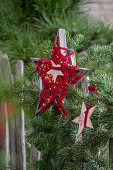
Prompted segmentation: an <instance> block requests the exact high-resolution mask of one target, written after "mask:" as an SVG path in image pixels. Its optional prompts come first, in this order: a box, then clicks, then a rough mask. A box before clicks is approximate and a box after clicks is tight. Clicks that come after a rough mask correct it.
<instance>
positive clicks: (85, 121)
mask: <svg viewBox="0 0 113 170" xmlns="http://www.w3.org/2000/svg"><path fill="white" fill-rule="evenodd" d="M96 88H97V87H96V86H92V87H91V86H88V90H89V91H90V92H99V94H98V96H97V97H96V99H97V98H98V97H99V95H100V90H97V89H96ZM92 105H93V103H91V104H90V105H89V106H88V107H87V109H86V111H85V112H84V113H85V119H84V127H86V124H87V116H88V112H89V109H90V108H91V107H92Z"/></svg>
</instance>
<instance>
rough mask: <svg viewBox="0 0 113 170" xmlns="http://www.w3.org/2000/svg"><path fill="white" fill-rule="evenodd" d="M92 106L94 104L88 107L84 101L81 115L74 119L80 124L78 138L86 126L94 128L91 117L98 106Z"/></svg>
mask: <svg viewBox="0 0 113 170" xmlns="http://www.w3.org/2000/svg"><path fill="white" fill-rule="evenodd" d="M91 106H92V104H91V105H90V107H89V108H87V109H86V106H85V103H84V102H83V103H82V108H81V115H80V116H78V117H77V118H75V119H74V120H72V122H74V123H77V124H79V129H78V135H77V137H78V138H79V137H80V135H81V133H82V131H83V130H84V128H85V127H89V128H93V125H92V123H91V119H90V117H91V116H92V114H93V112H94V110H95V108H96V106H94V107H92V108H91Z"/></svg>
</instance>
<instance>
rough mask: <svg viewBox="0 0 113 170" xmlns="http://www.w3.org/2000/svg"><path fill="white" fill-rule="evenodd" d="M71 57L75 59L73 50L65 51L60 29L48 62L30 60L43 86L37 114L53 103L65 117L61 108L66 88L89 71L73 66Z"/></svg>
mask: <svg viewBox="0 0 113 170" xmlns="http://www.w3.org/2000/svg"><path fill="white" fill-rule="evenodd" d="M72 57H75V53H74V50H72V49H67V46H66V37H65V30H62V29H60V30H59V31H58V35H57V38H56V42H55V44H54V45H53V50H52V54H51V58H50V60H46V59H38V58H31V60H32V62H33V64H34V65H35V67H36V70H37V71H38V74H39V76H40V77H41V79H42V84H43V88H42V90H41V93H40V99H39V101H38V105H37V109H36V113H37V114H41V113H43V112H44V111H45V109H48V108H49V107H50V106H51V105H53V104H54V103H55V104H56V106H57V107H58V109H59V110H60V112H61V113H62V115H63V116H66V115H67V112H66V110H65V108H64V107H63V102H64V100H65V98H66V93H67V92H68V89H66V87H67V85H68V84H72V85H75V84H76V83H77V82H78V81H79V80H80V79H81V78H82V77H83V76H84V75H85V74H86V73H87V72H88V71H89V69H87V68H82V67H78V66H76V65H73V64H72Z"/></svg>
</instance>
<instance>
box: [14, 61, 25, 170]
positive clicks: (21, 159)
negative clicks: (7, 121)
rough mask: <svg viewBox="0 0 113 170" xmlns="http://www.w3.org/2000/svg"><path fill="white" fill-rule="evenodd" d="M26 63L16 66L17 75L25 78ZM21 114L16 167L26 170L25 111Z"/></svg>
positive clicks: (21, 62)
mask: <svg viewBox="0 0 113 170" xmlns="http://www.w3.org/2000/svg"><path fill="white" fill-rule="evenodd" d="M23 73H24V62H23V61H22V60H19V61H18V62H17V64H16V74H17V75H21V76H23ZM20 112H21V114H17V115H16V155H17V161H16V166H17V169H18V170H26V147H25V129H24V126H25V120H24V110H23V108H21V109H20Z"/></svg>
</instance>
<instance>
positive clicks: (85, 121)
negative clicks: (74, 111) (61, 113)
mask: <svg viewBox="0 0 113 170" xmlns="http://www.w3.org/2000/svg"><path fill="white" fill-rule="evenodd" d="M92 105H93V103H91V104H90V105H89V106H88V107H87V109H86V111H85V112H84V113H85V119H84V127H86V124H87V116H88V112H89V109H90V108H91V106H92Z"/></svg>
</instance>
